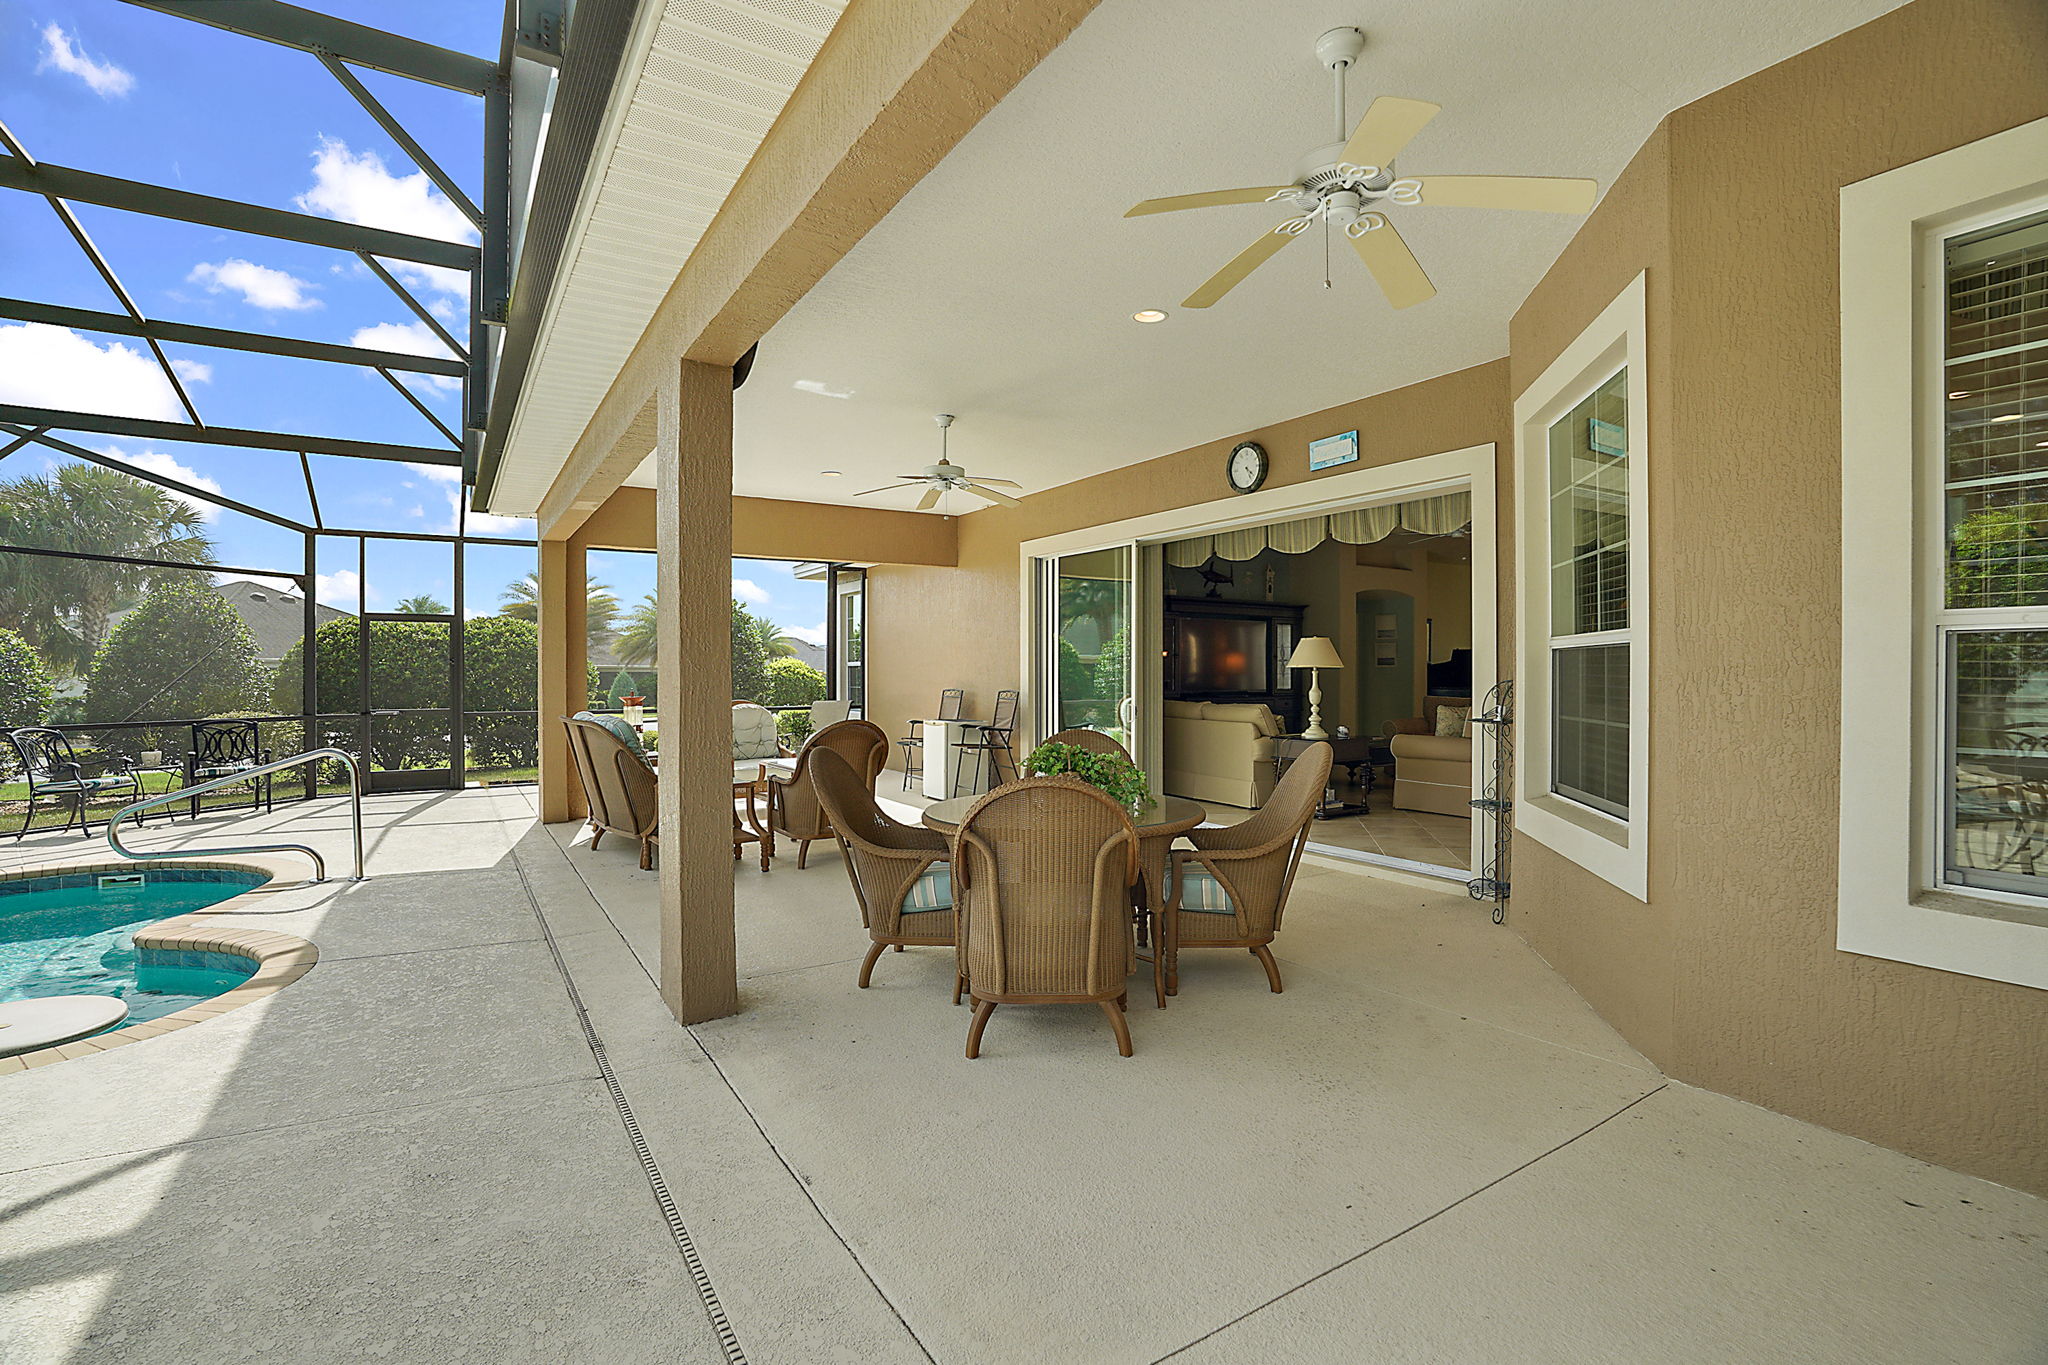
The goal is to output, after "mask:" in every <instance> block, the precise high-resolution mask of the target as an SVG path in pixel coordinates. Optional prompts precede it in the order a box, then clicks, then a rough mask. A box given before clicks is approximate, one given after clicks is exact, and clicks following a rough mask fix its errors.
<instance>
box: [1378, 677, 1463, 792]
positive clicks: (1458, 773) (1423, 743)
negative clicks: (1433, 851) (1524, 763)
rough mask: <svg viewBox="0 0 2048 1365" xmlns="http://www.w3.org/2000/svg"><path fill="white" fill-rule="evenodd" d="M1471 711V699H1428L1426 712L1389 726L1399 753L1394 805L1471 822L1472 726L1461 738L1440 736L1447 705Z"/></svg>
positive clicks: (1392, 745)
mask: <svg viewBox="0 0 2048 1365" xmlns="http://www.w3.org/2000/svg"><path fill="white" fill-rule="evenodd" d="M1446 706H1451V707H1463V708H1464V709H1465V710H1466V711H1467V712H1469V711H1470V710H1471V707H1472V699H1471V698H1470V697H1426V698H1424V699H1423V703H1422V714H1421V715H1419V716H1416V717H1414V718H1413V719H1411V720H1390V721H1388V722H1387V726H1386V733H1387V736H1388V743H1387V747H1388V748H1389V749H1391V750H1393V752H1394V807H1395V809H1397V810H1427V811H1435V812H1436V813H1437V814H1439V815H1456V816H1460V817H1462V818H1463V819H1467V820H1469V819H1471V818H1472V805H1471V802H1472V737H1471V734H1470V730H1471V727H1470V726H1469V725H1467V726H1466V727H1464V728H1465V730H1466V733H1464V734H1459V735H1440V734H1438V733H1437V712H1438V711H1439V710H1440V709H1442V708H1443V707H1446Z"/></svg>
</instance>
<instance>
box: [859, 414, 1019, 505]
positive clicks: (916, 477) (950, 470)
mask: <svg viewBox="0 0 2048 1365" xmlns="http://www.w3.org/2000/svg"><path fill="white" fill-rule="evenodd" d="M932 420H933V421H935V422H937V423H938V424H939V462H938V463H937V464H929V465H926V466H925V467H924V472H923V473H922V474H899V475H897V476H896V477H897V480H898V482H896V483H885V484H883V485H882V486H881V487H880V488H867V489H863V490H861V491H860V492H858V493H855V494H854V496H855V497H856V498H865V497H867V496H868V495H870V494H872V493H888V492H893V491H894V490H896V489H898V488H902V487H904V486H906V485H908V484H914V483H921V484H923V485H924V486H925V487H924V496H923V497H921V498H919V499H918V500H917V509H916V510H918V511H920V512H929V511H931V509H932V508H934V507H937V506H938V505H939V499H940V498H942V497H944V496H945V495H946V494H948V493H950V492H952V491H953V490H954V489H956V488H957V489H959V490H960V491H961V492H963V493H972V494H974V495H975V496H976V497H979V498H987V499H988V500H989V501H990V502H999V503H1002V504H1003V505H1004V506H1005V507H1016V506H1018V502H1017V499H1015V498H1013V497H1011V496H1010V495H1009V494H1008V493H998V492H997V491H996V489H995V485H997V484H1000V485H1001V486H1003V487H1004V488H1022V487H1023V486H1024V485H1023V484H1021V483H1012V482H1010V481H1009V480H1008V479H976V478H970V477H969V476H968V473H967V470H966V469H965V468H963V467H962V466H960V465H957V464H954V463H953V462H952V461H951V460H949V459H947V458H946V432H947V431H948V430H949V429H950V428H951V427H952V425H953V414H952V413H950V412H942V413H940V414H938V416H936V417H935V418H933V419H932Z"/></svg>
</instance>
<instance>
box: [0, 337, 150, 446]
mask: <svg viewBox="0 0 2048 1365" xmlns="http://www.w3.org/2000/svg"><path fill="white" fill-rule="evenodd" d="M0 402H5V403H20V404H22V405H24V406H27V407H37V408H68V409H70V410H71V411H73V412H101V413H107V414H109V415H112V416H116V417H146V418H153V419H155V420H157V421H160V422H182V421H184V420H186V418H185V410H184V409H183V408H182V407H180V406H179V405H178V396H177V395H176V394H175V393H173V392H172V391H171V385H170V381H169V380H167V379H165V378H164V372H163V371H162V370H160V369H158V368H157V366H156V361H154V360H152V359H151V358H150V357H149V356H147V355H145V354H144V353H143V352H141V351H138V350H136V349H134V348H133V347H130V346H124V345H122V344H121V343H120V342H118V341H110V342H108V343H107V344H106V345H105V346H100V345H97V344H95V343H94V342H93V341H92V340H91V339H90V338H87V337H83V336H80V335H79V334H78V333H76V332H74V331H72V330H71V329H70V328H68V327H52V326H50V325H49V324H48V323H42V322H23V323H13V324H7V325H0Z"/></svg>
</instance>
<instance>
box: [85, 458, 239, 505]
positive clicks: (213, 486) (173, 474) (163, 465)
mask: <svg viewBox="0 0 2048 1365" xmlns="http://www.w3.org/2000/svg"><path fill="white" fill-rule="evenodd" d="M100 453H101V454H102V455H111V456H113V457H114V458H115V459H117V460H119V461H121V462H122V463H123V464H130V465H133V466H135V467H136V468H137V469H140V470H142V471H143V472H145V473H148V474H161V475H163V476H164V477H165V478H167V479H176V480H177V481H178V482H179V483H187V484H190V485H192V486H193V487H194V488H203V489H205V490H206V491H207V492H209V493H218V492H220V491H221V487H220V484H219V483H217V482H215V481H214V480H212V479H209V478H207V477H206V476H205V475H204V474H202V473H200V472H199V471H198V470H196V469H194V468H193V467H192V466H191V465H188V464H180V463H179V462H178V461H177V459H176V458H174V457H172V456H170V455H165V454H163V453H162V452H160V451H155V450H144V451H138V452H137V453H135V454H132V455H131V454H129V453H128V452H127V451H125V450H122V449H121V448H120V447H119V446H111V445H107V446H101V447H100ZM164 491H165V492H166V493H170V495H171V496H172V497H174V498H176V499H177V500H178V501H179V502H182V503H184V504H185V505H186V506H187V507H190V508H191V509H192V510H193V511H195V512H197V513H198V514H199V515H200V516H201V517H203V518H204V519H206V520H207V521H212V520H214V519H215V518H217V517H218V516H220V507H219V506H218V505H217V504H215V503H210V502H208V501H206V500H205V499H204V498H189V497H186V496H185V495H184V494H183V493H178V492H174V491H172V490H171V489H168V488H167V489H165V490H164Z"/></svg>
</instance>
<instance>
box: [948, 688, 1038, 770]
mask: <svg viewBox="0 0 2048 1365" xmlns="http://www.w3.org/2000/svg"><path fill="white" fill-rule="evenodd" d="M1020 695H1021V694H1020V693H1017V692H1014V691H1004V692H998V693H996V711H995V715H994V716H992V717H991V718H990V719H989V723H988V724H986V725H977V726H975V727H974V728H975V730H976V731H977V732H978V733H977V735H976V737H975V738H974V739H973V740H970V741H968V742H966V743H963V744H961V746H960V749H959V754H960V756H959V757H958V758H957V759H955V760H954V761H953V784H952V786H950V787H948V788H947V790H948V791H958V790H959V789H960V769H961V768H962V767H964V766H965V765H966V763H967V755H969V754H973V755H974V784H973V785H972V786H970V787H969V788H968V789H967V790H968V792H969V793H973V792H978V791H980V790H981V767H982V764H983V763H984V762H986V763H987V764H988V765H989V771H990V773H991V774H992V775H993V776H994V778H995V781H994V782H992V783H990V784H989V785H990V787H991V789H993V788H995V787H1000V786H1001V785H1002V784H1003V760H1004V759H1008V760H1009V762H1010V776H1011V777H1015V776H1016V775H1017V754H1016V751H1015V750H1013V749H1012V748H1011V747H1010V737H1011V736H1012V735H1013V734H1015V733H1016V730H1017V700H1018V697H1019V696H1020ZM941 761H942V762H943V761H944V760H943V757H942V758H941Z"/></svg>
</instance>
